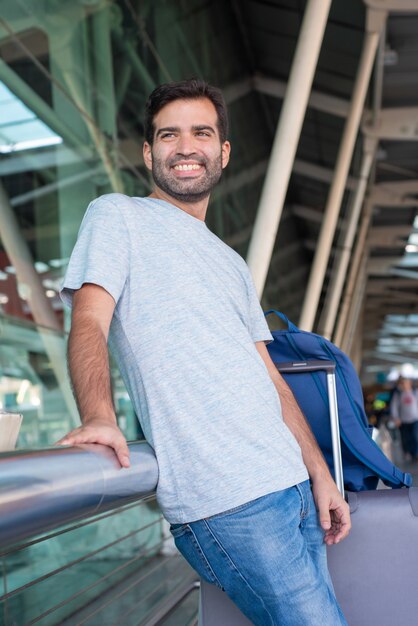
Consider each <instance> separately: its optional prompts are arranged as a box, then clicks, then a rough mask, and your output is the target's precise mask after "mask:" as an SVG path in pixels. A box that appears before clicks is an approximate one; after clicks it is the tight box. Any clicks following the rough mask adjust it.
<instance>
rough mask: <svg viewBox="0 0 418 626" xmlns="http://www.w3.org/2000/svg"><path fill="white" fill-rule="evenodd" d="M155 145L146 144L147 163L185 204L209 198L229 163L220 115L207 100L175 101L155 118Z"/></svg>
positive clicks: (158, 181) (163, 185)
mask: <svg viewBox="0 0 418 626" xmlns="http://www.w3.org/2000/svg"><path fill="white" fill-rule="evenodd" d="M154 127H155V133H154V143H153V145H152V146H150V145H149V144H148V143H146V142H145V144H144V160H145V164H146V166H147V167H148V169H150V170H151V171H152V176H153V179H154V182H155V184H156V186H157V187H159V188H160V189H162V190H163V191H164V192H165V193H166V194H168V195H169V196H171V197H173V198H175V199H176V200H180V201H182V202H190V203H192V202H198V201H200V200H203V199H204V198H206V197H207V196H209V194H210V192H211V190H212V189H213V187H214V186H215V185H216V183H217V182H218V180H219V179H220V177H221V174H222V169H223V168H224V167H226V165H227V163H228V161H229V153H230V145H229V142H228V141H225V142H224V143H223V144H221V141H220V138H219V131H218V126H217V113H216V109H215V107H214V106H213V104H212V102H211V101H210V100H208V99H207V98H200V99H198V100H175V101H174V102H170V103H169V104H167V105H166V106H165V107H163V108H162V109H161V111H159V113H158V114H157V115H156V116H155V118H154Z"/></svg>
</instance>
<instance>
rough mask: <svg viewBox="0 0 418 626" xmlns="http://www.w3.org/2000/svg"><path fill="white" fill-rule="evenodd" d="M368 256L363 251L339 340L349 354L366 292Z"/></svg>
mask: <svg viewBox="0 0 418 626" xmlns="http://www.w3.org/2000/svg"><path fill="white" fill-rule="evenodd" d="M368 257H369V255H368V252H367V251H365V252H364V255H363V258H362V261H361V265H360V269H359V274H358V277H357V286H356V290H355V292H354V293H353V298H352V300H351V303H350V310H349V313H348V319H347V326H346V328H345V331H344V336H343V338H342V341H341V349H342V350H343V352H346V353H347V354H349V355H351V353H352V349H353V342H354V338H355V332H356V330H357V326H358V322H359V319H360V313H361V310H362V308H363V303H364V296H365V293H366V285H367V260H368Z"/></svg>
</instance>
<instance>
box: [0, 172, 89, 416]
mask: <svg viewBox="0 0 418 626" xmlns="http://www.w3.org/2000/svg"><path fill="white" fill-rule="evenodd" d="M0 238H1V240H2V243H3V246H4V249H5V250H6V252H7V256H8V257H9V259H10V262H11V263H12V265H13V266H14V268H15V270H16V278H17V280H18V284H19V287H20V289H24V290H25V296H26V298H27V300H28V303H29V306H30V309H31V312H32V315H33V319H34V320H35V322H36V324H38V326H39V328H38V331H39V334H40V336H41V338H42V340H43V343H44V346H45V352H46V354H47V356H48V358H49V361H50V363H51V366H52V369H53V371H54V374H55V376H56V379H57V382H58V384H59V386H60V389H61V392H62V394H63V397H64V401H65V403H66V406H67V409H68V412H69V415H70V416H71V419H72V423H73V425H74V427H75V426H77V425H78V423H79V417H78V411H77V407H76V404H75V401H74V397H73V394H72V391H71V388H70V384H69V380H68V376H67V367H66V346H65V341H64V338H63V336H62V330H61V327H60V324H59V322H58V320H57V317H56V315H55V313H54V310H53V309H52V306H51V302H50V301H49V300H48V298H47V297H46V294H45V289H44V287H43V285H42V282H41V279H40V277H39V275H38V273H37V272H36V270H35V267H34V264H33V259H32V256H31V253H30V251H29V248H28V245H27V243H26V241H25V240H24V239H23V237H22V235H21V232H20V229H19V225H18V222H17V219H16V216H15V214H14V212H13V209H12V207H11V206H10V202H9V198H8V196H7V193H6V191H5V189H4V187H3V185H2V184H1V183H0Z"/></svg>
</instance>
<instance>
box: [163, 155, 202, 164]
mask: <svg viewBox="0 0 418 626" xmlns="http://www.w3.org/2000/svg"><path fill="white" fill-rule="evenodd" d="M185 161H186V162H187V161H193V162H194V163H198V164H199V165H206V164H207V159H204V158H203V157H202V156H197V154H196V155H195V154H178V155H177V156H175V157H173V158H172V159H170V161H169V162H168V165H169V166H170V167H173V166H174V165H177V163H181V162H183V163H184V162H185Z"/></svg>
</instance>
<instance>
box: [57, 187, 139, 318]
mask: <svg viewBox="0 0 418 626" xmlns="http://www.w3.org/2000/svg"><path fill="white" fill-rule="evenodd" d="M128 242H129V232H128V229H127V227H126V224H125V220H124V217H123V214H122V212H121V210H120V209H119V208H118V206H117V205H116V204H115V203H113V202H112V201H110V200H108V199H106V197H105V196H102V197H100V198H97V199H96V200H94V201H93V202H91V203H90V204H89V206H88V208H87V211H86V213H85V215H84V218H83V221H82V223H81V226H80V230H79V233H78V237H77V242H76V244H75V246H74V249H73V252H72V254H71V257H70V261H69V264H68V267H67V271H66V274H65V277H64V281H63V284H62V287H61V292H60V296H61V299H62V300H63V302H64V303H65V304H67V305H68V306H71V304H72V298H73V295H74V291H76V290H77V289H80V287H82V285H83V284H84V283H94V284H95V285H99V286H100V287H103V288H104V289H106V291H107V292H108V293H110V295H111V296H112V298H113V299H114V300H115V302H116V303H117V302H118V300H119V298H120V295H121V293H122V290H123V287H124V285H125V283H126V280H127V277H128V273H129V245H128Z"/></svg>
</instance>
